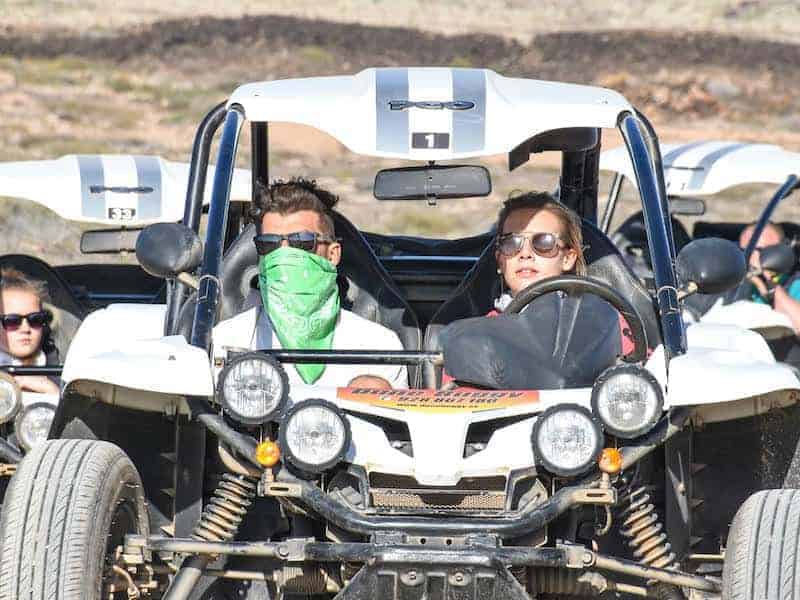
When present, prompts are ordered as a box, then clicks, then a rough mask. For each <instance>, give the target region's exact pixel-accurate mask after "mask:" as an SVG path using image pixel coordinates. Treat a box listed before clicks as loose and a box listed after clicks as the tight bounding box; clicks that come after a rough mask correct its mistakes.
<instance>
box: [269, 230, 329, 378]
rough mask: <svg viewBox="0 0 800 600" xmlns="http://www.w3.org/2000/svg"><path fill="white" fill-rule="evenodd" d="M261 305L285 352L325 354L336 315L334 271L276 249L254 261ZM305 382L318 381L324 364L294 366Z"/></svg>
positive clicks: (313, 258) (314, 258)
mask: <svg viewBox="0 0 800 600" xmlns="http://www.w3.org/2000/svg"><path fill="white" fill-rule="evenodd" d="M258 282H259V286H260V289H261V300H262V302H263V303H264V307H265V308H266V310H267V314H269V318H270V321H272V326H273V327H274V329H275V334H276V335H277V336H278V339H279V340H280V342H281V346H283V347H284V348H286V349H291V350H330V349H331V346H332V344H333V331H334V329H335V327H336V319H337V317H338V316H339V289H338V287H337V285H336V267H335V266H334V265H333V264H332V263H331V262H330V261H329V260H327V259H325V258H322V257H321V256H318V255H316V254H312V253H311V252H306V251H304V250H299V249H297V248H291V247H288V246H287V247H285V248H278V249H277V250H274V251H272V252H270V253H269V254H267V255H266V256H262V257H261V258H260V259H259V261H258ZM295 368H296V369H297V372H298V373H299V374H300V377H302V378H303V381H305V382H306V383H314V382H315V381H316V380H317V379H319V378H320V376H321V375H322V373H323V371H324V370H325V365H321V364H296V365H295Z"/></svg>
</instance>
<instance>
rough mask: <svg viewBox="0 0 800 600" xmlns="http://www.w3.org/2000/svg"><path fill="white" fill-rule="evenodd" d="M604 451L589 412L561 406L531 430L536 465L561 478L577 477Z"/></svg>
mask: <svg viewBox="0 0 800 600" xmlns="http://www.w3.org/2000/svg"><path fill="white" fill-rule="evenodd" d="M602 448H603V432H602V430H601V429H600V425H598V423H597V422H596V421H595V420H594V419H593V418H592V413H591V412H589V410H588V409H586V408H584V407H583V406H580V405H578V404H561V405H559V406H554V407H552V408H549V409H547V410H546V411H544V412H543V413H542V414H541V415H539V418H538V419H537V420H536V423H535V424H534V426H533V451H534V454H535V456H536V460H537V462H539V463H541V464H542V466H544V467H545V468H546V469H547V470H548V471H550V472H551V473H553V474H555V475H560V476H562V477H571V476H573V475H579V474H580V473H583V472H584V471H586V470H587V469H588V468H589V467H591V466H592V464H594V463H595V461H596V460H597V457H598V456H599V455H600V451H601V450H602Z"/></svg>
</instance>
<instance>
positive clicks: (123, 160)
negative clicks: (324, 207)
mask: <svg viewBox="0 0 800 600" xmlns="http://www.w3.org/2000/svg"><path fill="white" fill-rule="evenodd" d="M212 177H213V174H212ZM188 179H189V164H187V163H179V162H172V161H167V160H164V159H163V158H160V157H157V156H134V155H112V154H106V155H68V156H63V157H61V158H58V159H54V160H36V161H17V162H6V163H0V199H2V198H7V199H10V200H12V201H16V206H17V207H19V209H21V212H22V217H21V218H17V217H16V215H15V211H14V210H11V211H9V213H10V214H9V215H8V218H7V220H6V222H5V228H4V233H3V235H4V236H5V238H6V239H5V240H3V243H2V248H3V250H2V251H0V268H3V269H5V268H12V269H15V270H17V271H19V272H21V273H22V274H24V275H25V276H27V277H29V278H31V279H34V280H36V281H40V282H42V283H43V284H44V286H45V288H46V291H47V296H48V297H47V298H46V302H45V309H46V310H47V311H48V312H49V313H50V315H51V320H50V321H49V322H48V323H47V324H46V326H45V334H44V343H43V351H44V355H45V359H46V360H45V364H37V365H21V364H8V365H7V364H3V361H0V503H2V498H3V496H4V493H5V489H6V486H7V483H8V477H9V476H10V475H11V474H13V472H14V470H15V468H16V464H17V463H18V462H19V461H20V460H21V458H22V456H23V455H24V453H25V452H27V451H29V450H30V449H31V448H33V447H35V446H36V445H38V444H39V443H41V442H42V441H43V440H44V439H46V437H47V432H48V429H49V425H50V423H51V421H52V419H53V416H54V414H55V410H56V407H57V404H58V396H57V395H54V394H42V393H34V392H29V391H22V390H21V389H20V386H19V385H18V384H17V382H16V381H15V376H46V377H50V378H53V379H56V380H57V379H58V378H59V377H60V375H61V369H62V365H63V362H64V359H65V357H66V355H67V351H68V348H69V346H70V344H71V342H72V339H73V337H74V336H75V334H76V332H77V330H78V327H79V326H80V324H81V321H82V320H83V319H84V318H85V317H86V316H87V315H88V314H89V313H90V312H92V311H94V310H96V309H98V308H102V307H104V306H107V305H109V304H115V303H118V302H128V303H134V302H135V303H141V304H150V303H153V302H158V301H159V298H162V299H163V296H164V292H165V289H164V288H165V286H164V283H163V280H161V279H158V278H155V277H152V276H150V275H148V274H147V273H146V272H145V271H143V270H142V269H141V267H139V265H137V264H134V263H132V262H131V261H128V262H127V263H126V262H125V261H124V260H120V259H119V257H120V255H123V256H124V255H125V254H128V255H131V254H133V252H134V249H135V242H136V237H137V236H138V234H139V232H140V231H141V230H142V228H143V227H145V226H146V225H149V224H151V223H158V222H163V221H172V222H176V221H180V220H181V219H182V218H183V214H184V206H185V202H186V185H187V182H188ZM249 193H250V174H249V172H247V171H243V170H237V172H236V175H235V180H234V184H233V186H232V190H231V194H232V197H233V198H234V199H243V198H248V197H249ZM209 199H210V194H208V195H207V197H206V199H205V203H206V204H207V203H208V200H209ZM2 203H3V201H2V200H0V204H2ZM33 205H36V206H37V207H43V208H45V209H47V210H46V211H45V212H44V213H41V212H40V211H39V212H37V209H36V207H34V206H33ZM32 215H33V216H32ZM31 223H35V225H31ZM19 224H21V225H22V227H19V226H18V225H19ZM15 226H17V229H16V230H14V231H12V230H10V229H9V228H13V227H15ZM12 239H13V240H14V241H13V242H12V241H10V240H12ZM54 240H55V241H56V242H57V243H58V245H59V247H63V248H66V249H67V250H66V252H65V254H67V255H68V256H63V255H59V252H58V251H54V250H53V249H52V248H51V244H52V243H53V241H54ZM70 243H71V244H73V245H74V247H70V246H69V244H70ZM36 249H40V250H39V252H42V253H44V254H40V253H39V252H36V253H34V250H36ZM98 256H100V257H101V260H99V261H98V260H97V259H98ZM87 259H88V260H87ZM161 301H163V300H161ZM6 312H8V311H6V310H3V307H2V304H0V314H4V313H6ZM15 362H19V361H15Z"/></svg>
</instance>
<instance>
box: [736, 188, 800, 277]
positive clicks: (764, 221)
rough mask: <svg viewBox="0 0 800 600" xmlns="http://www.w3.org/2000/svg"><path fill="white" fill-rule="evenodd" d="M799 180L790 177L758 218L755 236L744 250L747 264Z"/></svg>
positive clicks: (751, 237)
mask: <svg viewBox="0 0 800 600" xmlns="http://www.w3.org/2000/svg"><path fill="white" fill-rule="evenodd" d="M798 182H800V179H798V177H797V175H789V177H787V178H786V181H784V182H783V184H782V185H781V186H780V187H779V188H778V190H777V191H776V192H775V194H773V196H772V198H770V201H769V202H768V203H767V205H766V206H765V207H764V210H763V211H762V212H761V216H760V217H758V221H756V226H755V228H754V229H753V235H751V236H750V241H749V242H747V248H745V250H744V260H745V263H746V264H748V265H749V264H750V256H751V255H752V254H753V251H754V250H755V249H756V244H758V238H760V237H761V234H762V233H763V232H764V229H765V228H766V226H767V225H768V224H769V221H770V219H771V218H772V213H774V212H775V209H776V208H778V204H780V203H781V201H782V200H783V199H784V198H787V197H789V196H790V195H791V193H792V192H793V191H794V190H795V189H797V187H798Z"/></svg>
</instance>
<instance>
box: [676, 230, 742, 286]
mask: <svg viewBox="0 0 800 600" xmlns="http://www.w3.org/2000/svg"><path fill="white" fill-rule="evenodd" d="M675 267H676V271H677V274H678V283H679V284H680V285H681V287H682V288H683V291H684V295H689V294H691V293H694V292H700V293H701V294H721V293H722V292H726V291H728V290H730V289H733V288H734V287H736V286H737V285H739V283H741V281H742V279H744V276H745V273H746V272H747V265H746V264H745V262H744V252H742V250H741V249H740V248H739V246H737V245H736V244H734V243H733V242H731V241H730V240H724V239H722V238H702V239H699V240H694V241H693V242H690V243H688V244H686V246H684V247H683V250H681V251H680V253H679V254H678V258H677V260H676V264H675Z"/></svg>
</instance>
